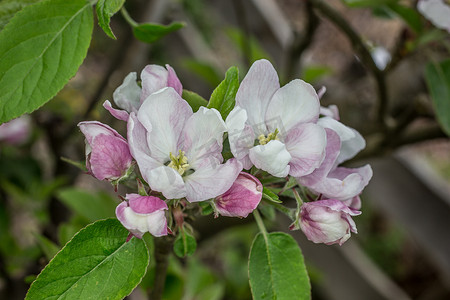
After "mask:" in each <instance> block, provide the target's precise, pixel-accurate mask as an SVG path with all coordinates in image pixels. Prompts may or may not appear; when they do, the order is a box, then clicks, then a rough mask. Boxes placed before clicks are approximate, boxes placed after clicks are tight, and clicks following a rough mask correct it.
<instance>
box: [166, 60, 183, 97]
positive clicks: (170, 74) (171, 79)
mask: <svg viewBox="0 0 450 300" xmlns="http://www.w3.org/2000/svg"><path fill="white" fill-rule="evenodd" d="M166 68H167V86H169V87H172V88H173V89H174V90H175V91H176V92H177V93H178V94H179V95H180V96H181V94H182V93H183V85H182V84H181V82H180V79H178V76H177V73H175V70H174V69H173V68H172V67H171V66H169V65H166Z"/></svg>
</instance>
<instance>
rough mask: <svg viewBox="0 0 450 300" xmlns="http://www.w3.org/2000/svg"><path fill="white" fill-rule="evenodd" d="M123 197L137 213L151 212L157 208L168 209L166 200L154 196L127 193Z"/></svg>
mask: <svg viewBox="0 0 450 300" xmlns="http://www.w3.org/2000/svg"><path fill="white" fill-rule="evenodd" d="M125 199H127V200H128V205H129V207H131V209H132V210H133V211H134V212H135V213H138V214H151V213H154V212H155V211H158V210H167V209H168V207H167V204H166V202H164V201H163V200H161V199H159V198H158V197H154V196H141V195H139V194H127V195H126V196H125Z"/></svg>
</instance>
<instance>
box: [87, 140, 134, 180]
mask: <svg viewBox="0 0 450 300" xmlns="http://www.w3.org/2000/svg"><path fill="white" fill-rule="evenodd" d="M91 151H92V152H91V156H90V160H89V164H90V169H91V172H92V174H93V175H94V176H95V178H97V179H98V180H104V179H108V180H116V179H119V178H120V177H122V176H123V175H124V174H125V172H126V171H127V170H128V168H129V167H130V166H131V161H132V157H131V154H130V150H129V149H128V144H127V142H126V141H125V140H123V139H120V138H117V137H115V136H110V135H106V134H100V135H98V136H96V137H95V139H94V143H93V144H91Z"/></svg>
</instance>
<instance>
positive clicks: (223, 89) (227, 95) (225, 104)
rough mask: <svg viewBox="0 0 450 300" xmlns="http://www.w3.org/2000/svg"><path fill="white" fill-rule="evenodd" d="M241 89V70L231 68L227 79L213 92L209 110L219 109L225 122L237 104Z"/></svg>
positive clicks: (227, 73)
mask: <svg viewBox="0 0 450 300" xmlns="http://www.w3.org/2000/svg"><path fill="white" fill-rule="evenodd" d="M238 88H239V70H238V68H237V67H231V68H229V69H228V70H227V72H226V74H225V79H224V80H223V81H222V82H221V83H220V84H219V85H218V86H217V87H216V89H215V90H214V91H213V93H212V95H211V98H210V99H209V102H208V108H215V109H217V110H218V111H219V112H220V114H221V115H222V118H223V119H224V120H225V119H226V117H227V116H228V114H229V113H230V112H231V111H232V110H233V108H234V104H235V103H236V93H237V90H238Z"/></svg>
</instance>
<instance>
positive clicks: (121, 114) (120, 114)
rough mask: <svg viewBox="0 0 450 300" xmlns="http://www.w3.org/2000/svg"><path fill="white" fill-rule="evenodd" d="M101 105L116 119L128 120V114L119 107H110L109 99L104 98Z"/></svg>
mask: <svg viewBox="0 0 450 300" xmlns="http://www.w3.org/2000/svg"><path fill="white" fill-rule="evenodd" d="M103 107H104V108H105V109H106V110H107V111H109V113H110V114H111V115H112V116H113V117H114V118H116V119H118V120H121V121H125V122H126V121H127V120H128V116H129V114H128V113H127V112H126V111H124V110H121V109H115V108H113V107H112V105H111V102H109V100H106V101H105V102H104V103H103Z"/></svg>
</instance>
